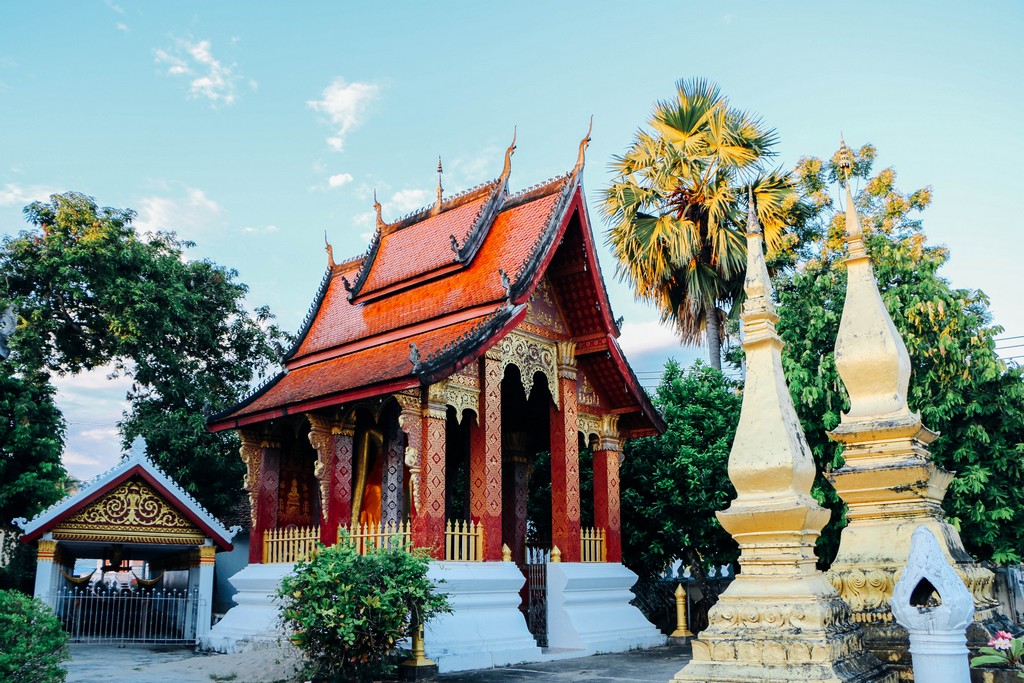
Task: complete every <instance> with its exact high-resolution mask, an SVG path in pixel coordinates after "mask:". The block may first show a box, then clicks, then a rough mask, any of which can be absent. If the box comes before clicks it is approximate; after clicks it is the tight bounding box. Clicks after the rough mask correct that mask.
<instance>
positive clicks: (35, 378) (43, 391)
mask: <svg viewBox="0 0 1024 683" xmlns="http://www.w3.org/2000/svg"><path fill="white" fill-rule="evenodd" d="M53 393H54V390H53V387H52V385H50V383H49V382H48V381H47V379H46V378H45V377H41V376H39V375H37V374H31V373H29V374H28V375H27V376H25V375H22V374H19V373H16V372H15V367H14V362H13V360H8V361H0V530H3V532H4V534H3V545H4V547H3V548H0V557H4V558H6V559H7V562H6V563H5V562H0V565H5V566H2V567H0V588H19V589H21V590H24V591H30V590H31V587H32V579H33V576H34V572H35V561H34V560H35V553H34V552H33V551H32V549H31V548H29V547H28V546H25V545H22V544H20V543H18V542H17V538H18V536H19V534H20V532H19V531H18V530H16V529H15V528H14V526H13V525H12V524H11V520H12V519H14V518H15V517H32V516H34V515H36V514H37V513H39V512H40V511H42V510H43V509H44V508H46V507H48V506H49V505H51V504H53V503H55V502H57V500H59V499H60V498H61V497H63V495H64V483H65V481H66V479H67V475H66V473H65V471H64V466H63V465H62V464H61V461H60V455H61V451H62V450H63V448H64V418H63V417H62V416H61V414H60V411H59V410H58V409H57V406H56V405H54V402H53Z"/></svg>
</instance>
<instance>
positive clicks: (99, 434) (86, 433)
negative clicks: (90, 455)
mask: <svg viewBox="0 0 1024 683" xmlns="http://www.w3.org/2000/svg"><path fill="white" fill-rule="evenodd" d="M78 436H79V437H80V438H82V439H89V440H91V441H109V442H113V443H120V439H121V435H120V434H118V432H117V427H94V428H93V429H84V430H82V431H81V432H79V433H78Z"/></svg>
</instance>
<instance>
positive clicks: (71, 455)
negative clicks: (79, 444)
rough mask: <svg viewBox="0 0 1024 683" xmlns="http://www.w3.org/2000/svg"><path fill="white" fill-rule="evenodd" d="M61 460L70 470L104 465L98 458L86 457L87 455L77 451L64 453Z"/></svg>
mask: <svg viewBox="0 0 1024 683" xmlns="http://www.w3.org/2000/svg"><path fill="white" fill-rule="evenodd" d="M61 459H62V460H63V461H64V465H65V466H67V467H68V468H71V467H76V466H77V467H88V466H95V465H100V464H102V463H100V461H99V459H98V458H94V457H92V456H91V455H86V454H85V453H78V452H77V451H64V455H63V456H62V457H61Z"/></svg>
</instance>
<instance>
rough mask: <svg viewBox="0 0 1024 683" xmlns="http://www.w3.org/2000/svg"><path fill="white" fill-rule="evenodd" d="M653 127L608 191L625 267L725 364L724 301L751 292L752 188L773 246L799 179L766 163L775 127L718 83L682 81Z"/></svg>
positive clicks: (620, 270) (623, 271) (666, 313)
mask: <svg viewBox="0 0 1024 683" xmlns="http://www.w3.org/2000/svg"><path fill="white" fill-rule="evenodd" d="M648 125H649V128H648V129H641V130H639V131H638V132H637V133H636V135H635V137H634V138H633V143H632V145H631V146H630V147H629V149H628V150H627V151H626V153H625V154H623V155H622V156H616V157H614V158H613V161H612V168H613V170H614V171H615V178H614V179H613V181H612V183H611V185H610V186H609V187H608V188H607V189H606V190H605V193H604V203H603V207H602V208H603V211H604V214H605V216H606V217H607V218H608V219H609V220H610V221H611V223H612V227H611V229H610V230H609V233H608V242H609V244H610V245H611V247H612V251H613V253H614V254H615V256H616V258H617V259H618V264H617V266H616V274H617V275H618V276H619V278H620V279H622V280H625V281H628V282H629V283H630V284H631V285H632V286H633V289H634V293H635V294H636V296H637V297H638V298H644V299H651V300H653V301H654V302H655V304H656V305H657V306H658V309H659V310H660V311H661V314H662V317H663V319H665V320H672V321H673V322H674V323H675V324H676V327H677V328H678V330H679V333H680V336H681V337H682V340H683V342H684V343H688V344H698V343H700V342H701V341H703V340H704V339H705V338H706V339H707V342H708V350H709V355H710V359H711V365H713V366H714V367H716V368H718V369H721V367H722V353H721V351H722V340H723V338H724V324H723V323H724V321H725V317H726V312H725V310H724V308H725V307H728V308H732V306H733V305H734V304H735V303H737V302H738V301H739V300H740V299H741V297H742V293H743V270H744V266H745V263H746V240H745V239H744V236H743V223H744V218H745V216H746V212H747V204H748V201H749V200H748V193H749V194H750V195H752V196H753V198H754V201H755V206H756V207H757V215H758V218H760V220H761V224H762V226H763V227H764V229H765V236H766V241H767V243H768V245H769V246H770V247H774V246H776V245H777V244H778V240H779V237H780V235H781V231H782V227H783V224H784V215H785V212H786V211H787V210H788V208H789V207H790V205H791V204H792V201H793V198H795V195H793V191H792V188H791V182H790V177H789V174H788V173H785V172H782V171H781V170H774V171H766V170H765V169H764V163H765V162H766V161H767V160H768V159H770V158H772V157H773V156H775V152H774V151H773V149H772V148H773V146H774V145H775V143H776V141H777V139H778V138H777V135H776V133H775V130H774V129H769V128H766V127H765V126H764V124H763V123H762V122H761V119H760V118H757V117H756V116H753V115H752V114H750V113H749V112H745V111H742V110H739V109H736V108H733V107H730V106H729V102H728V100H727V99H726V98H724V97H723V96H722V94H721V91H720V90H719V88H718V86H717V85H715V84H714V83H712V82H710V81H707V80H704V79H693V80H682V81H679V82H678V83H677V84H676V98H675V99H674V100H670V101H663V102H658V103H657V104H656V105H655V107H654V111H653V113H652V114H651V117H650V119H649V120H648ZM791 197H792V198H791Z"/></svg>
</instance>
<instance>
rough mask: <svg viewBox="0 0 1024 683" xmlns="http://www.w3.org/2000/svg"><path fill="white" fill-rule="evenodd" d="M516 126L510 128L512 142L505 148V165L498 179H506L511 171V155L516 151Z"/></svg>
mask: <svg viewBox="0 0 1024 683" xmlns="http://www.w3.org/2000/svg"><path fill="white" fill-rule="evenodd" d="M517 128H518V126H513V128H512V144H511V145H509V146H508V149H506V150H505V167H504V168H503V169H501V177H500V180H504V181H508V177H509V175H510V174H511V173H512V155H513V154H514V153H515V151H516V132H517V131H516V129H517Z"/></svg>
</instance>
